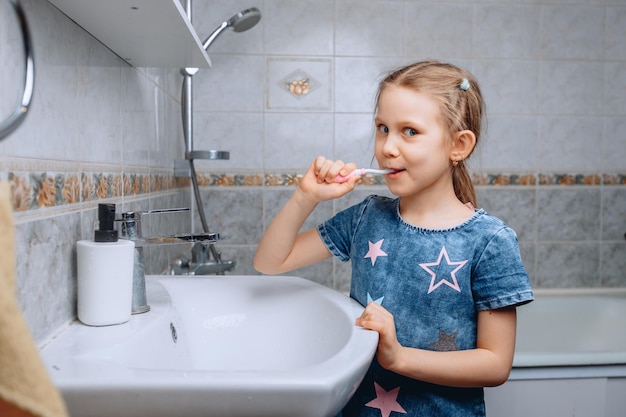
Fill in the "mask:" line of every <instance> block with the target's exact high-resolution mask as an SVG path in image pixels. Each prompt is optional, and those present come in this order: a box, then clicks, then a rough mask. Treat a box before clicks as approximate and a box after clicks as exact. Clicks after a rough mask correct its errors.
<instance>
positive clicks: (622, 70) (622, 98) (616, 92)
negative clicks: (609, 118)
mask: <svg viewBox="0 0 626 417" xmlns="http://www.w3.org/2000/svg"><path fill="white" fill-rule="evenodd" d="M605 66H606V81H605V93H604V97H605V107H604V108H605V113H606V114H610V115H620V116H622V118H624V116H626V95H625V94H624V91H626V62H607V63H606V64H605Z"/></svg>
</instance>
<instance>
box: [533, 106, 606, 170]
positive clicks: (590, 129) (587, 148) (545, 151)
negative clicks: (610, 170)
mask: <svg viewBox="0 0 626 417" xmlns="http://www.w3.org/2000/svg"><path fill="white" fill-rule="evenodd" d="M603 125H604V120H603V119H602V118H600V117H586V116H553V117H551V116H543V117H540V118H539V140H538V141H537V146H536V152H537V166H538V167H541V168H542V169H544V170H553V171H557V172H558V171H568V170H569V171H575V170H579V171H583V172H584V171H591V172H593V171H596V170H597V168H598V167H600V166H602V146H601V143H602V131H603Z"/></svg>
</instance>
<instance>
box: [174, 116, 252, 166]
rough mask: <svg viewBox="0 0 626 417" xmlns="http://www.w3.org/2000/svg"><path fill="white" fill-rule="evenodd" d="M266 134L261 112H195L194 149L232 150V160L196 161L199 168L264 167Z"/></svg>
mask: <svg viewBox="0 0 626 417" xmlns="http://www.w3.org/2000/svg"><path fill="white" fill-rule="evenodd" d="M263 133H264V132H263V114H261V113H236V112H228V113H222V112H219V113H218V112H202V111H197V112H195V114H194V149H195V150H205V151H208V150H221V151H229V152H230V159H229V160H223V161H222V160H215V161H205V160H196V161H195V166H196V171H203V170H207V169H212V170H228V169H233V168H234V169H237V168H238V169H241V168H245V169H249V170H261V169H262V168H263V152H262V150H263ZM181 146H182V140H181Z"/></svg>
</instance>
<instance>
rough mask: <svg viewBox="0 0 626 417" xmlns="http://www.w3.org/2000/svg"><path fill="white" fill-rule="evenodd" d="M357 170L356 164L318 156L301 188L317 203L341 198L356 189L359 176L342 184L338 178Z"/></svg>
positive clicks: (301, 183)
mask: <svg viewBox="0 0 626 417" xmlns="http://www.w3.org/2000/svg"><path fill="white" fill-rule="evenodd" d="M355 169H356V164H355V163H348V164H346V163H344V162H343V161H333V160H330V159H326V158H325V157H323V156H318V157H317V158H315V160H314V161H313V163H311V166H310V167H309V169H308V171H307V172H306V174H305V175H304V177H303V178H302V181H300V186H299V188H300V190H301V191H302V192H304V193H305V194H306V195H307V196H308V197H309V198H311V199H313V200H314V201H315V202H321V201H326V200H331V199H334V198H339V197H341V196H343V195H345V194H347V193H349V192H350V191H352V190H353V189H354V187H355V186H356V183H357V182H358V180H359V176H358V175H353V176H351V177H350V178H349V179H348V180H347V181H343V182H341V183H339V182H337V181H336V178H337V176H338V175H341V176H347V175H348V174H350V173H352V172H353V171H354V170H355Z"/></svg>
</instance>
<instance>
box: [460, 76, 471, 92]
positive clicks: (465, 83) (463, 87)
mask: <svg viewBox="0 0 626 417" xmlns="http://www.w3.org/2000/svg"><path fill="white" fill-rule="evenodd" d="M459 88H460V89H461V90H463V91H467V90H469V88H470V83H469V81H468V80H467V78H463V81H461V84H459Z"/></svg>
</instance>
